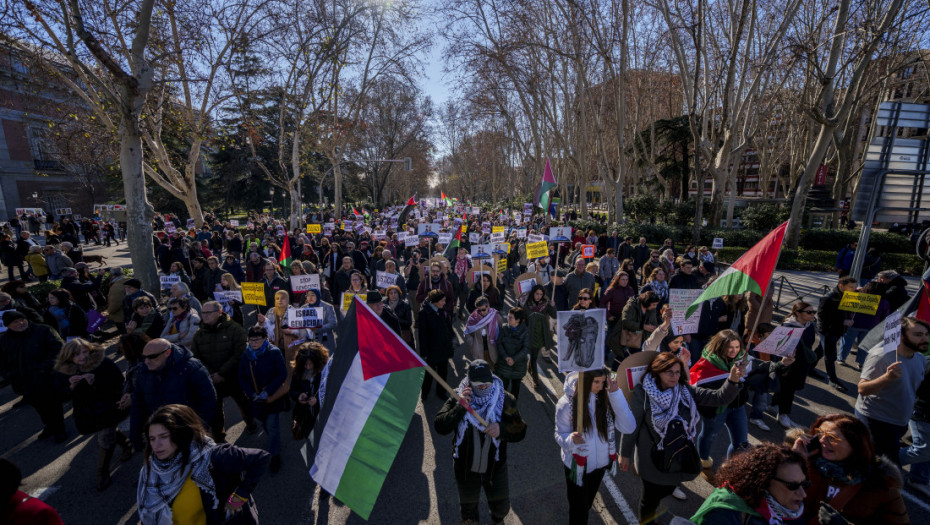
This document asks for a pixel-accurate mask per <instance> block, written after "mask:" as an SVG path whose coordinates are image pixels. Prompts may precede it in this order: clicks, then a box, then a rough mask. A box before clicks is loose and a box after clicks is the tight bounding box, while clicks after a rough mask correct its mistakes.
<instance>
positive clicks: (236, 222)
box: [229, 219, 239, 228]
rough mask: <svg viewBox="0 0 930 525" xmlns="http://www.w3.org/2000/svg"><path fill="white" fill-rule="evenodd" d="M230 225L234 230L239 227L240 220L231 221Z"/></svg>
mask: <svg viewBox="0 0 930 525" xmlns="http://www.w3.org/2000/svg"><path fill="white" fill-rule="evenodd" d="M229 225H230V226H232V227H233V228H238V227H239V219H229Z"/></svg>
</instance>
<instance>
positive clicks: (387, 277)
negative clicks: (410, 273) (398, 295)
mask: <svg viewBox="0 0 930 525" xmlns="http://www.w3.org/2000/svg"><path fill="white" fill-rule="evenodd" d="M376 283H377V287H378V288H380V289H384V288H387V287H388V286H394V285H395V284H397V274H396V273H387V272H382V271H380V270H379V271H378V273H377V278H376Z"/></svg>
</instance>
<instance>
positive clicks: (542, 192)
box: [533, 158, 556, 211]
mask: <svg viewBox="0 0 930 525" xmlns="http://www.w3.org/2000/svg"><path fill="white" fill-rule="evenodd" d="M555 185H556V184H555V177H554V176H552V167H551V166H550V165H549V159H548V158H547V159H546V169H544V170H543V176H542V180H540V181H539V186H538V187H537V188H536V196H535V197H534V198H533V203H534V204H535V205H536V207H537V208H539V209H541V210H546V211H548V210H549V202H550V199H551V197H552V195H551V192H552V188H555Z"/></svg>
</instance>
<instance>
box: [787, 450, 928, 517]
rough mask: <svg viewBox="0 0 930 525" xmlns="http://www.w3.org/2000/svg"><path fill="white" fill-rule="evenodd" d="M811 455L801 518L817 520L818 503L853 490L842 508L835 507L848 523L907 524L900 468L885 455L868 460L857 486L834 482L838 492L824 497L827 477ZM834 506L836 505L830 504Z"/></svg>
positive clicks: (827, 482) (828, 484) (834, 498)
mask: <svg viewBox="0 0 930 525" xmlns="http://www.w3.org/2000/svg"><path fill="white" fill-rule="evenodd" d="M817 457H819V456H811V457H810V458H809V459H808V462H807V475H808V478H809V479H810V480H811V486H810V488H808V489H806V490H805V492H806V493H807V497H805V498H804V517H805V519H806V520H811V519H813V520H814V521H815V522H816V520H817V511H818V510H819V509H820V502H821V501H825V502H827V503H831V502H833V501H835V500H836V498H840V497H842V498H843V499H847V498H848V496H846V495H845V494H844V492H848V491H854V494H853V496H852V498H849V501H848V502H847V503H846V505H844V506H842V508H838V509H837V510H839V511H840V513H841V514H842V515H843V517H844V518H846V519H847V520H848V521H849V522H851V523H855V524H856V525H859V524H875V525H901V524H906V523H910V519H909V518H908V515H907V508H906V507H905V505H904V499H903V498H902V496H901V488H902V487H903V485H904V482H903V478H902V476H901V470H900V469H899V468H898V467H897V466H896V465H895V464H894V463H892V462H891V460H889V459H888V458H886V457H884V456H880V457H878V458H876V459H875V461H874V463H872V465H871V467H870V469H869V472H868V474H867V475H866V477H865V480H864V481H863V482H862V483H860V484H857V485H846V484H842V483H836V485H835V486H839V487H841V488H840V491H839V493H838V494H837V495H835V496H833V497H832V498H828V497H827V493H828V490H829V488H830V486H831V480H829V479H827V478H826V477H824V475H823V474H822V473H821V472H820V469H818V468H817V466H816V458H817ZM834 505H836V506H840V505H837V504H834Z"/></svg>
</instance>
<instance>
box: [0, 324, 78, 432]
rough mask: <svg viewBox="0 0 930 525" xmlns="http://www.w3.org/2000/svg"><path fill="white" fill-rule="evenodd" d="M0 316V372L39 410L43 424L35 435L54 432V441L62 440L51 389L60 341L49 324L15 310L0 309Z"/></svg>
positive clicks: (60, 414)
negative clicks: (2, 328) (1, 328)
mask: <svg viewBox="0 0 930 525" xmlns="http://www.w3.org/2000/svg"><path fill="white" fill-rule="evenodd" d="M2 319H3V325H4V326H6V327H7V330H6V332H3V333H2V334H0V375H2V376H3V378H4V379H6V380H8V381H9V382H10V383H11V384H12V386H13V391H14V392H16V393H17V394H22V396H23V400H25V401H26V402H27V403H29V404H30V405H32V406H33V408H35V409H36V412H38V413H39V417H40V418H41V419H42V424H43V425H44V428H43V429H42V433H41V434H39V439H45V438H47V437H49V436H54V437H55V443H63V442H64V441H65V439H66V438H67V435H66V434H65V418H64V412H63V411H62V409H61V402H60V401H58V399H57V398H56V397H55V393H54V392H55V380H54V377H55V372H54V367H55V361H56V360H57V359H58V352H60V351H61V347H62V345H64V342H63V341H62V340H61V337H59V336H58V333H57V332H56V331H55V330H54V329H53V328H50V327H48V326H46V325H44V324H36V323H30V322H29V321H28V320H27V319H26V316H25V315H23V314H22V313H21V312H18V311H16V310H8V311H6V312H3V317H2Z"/></svg>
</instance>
